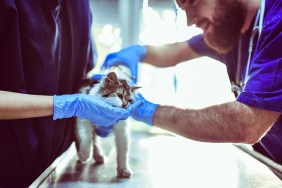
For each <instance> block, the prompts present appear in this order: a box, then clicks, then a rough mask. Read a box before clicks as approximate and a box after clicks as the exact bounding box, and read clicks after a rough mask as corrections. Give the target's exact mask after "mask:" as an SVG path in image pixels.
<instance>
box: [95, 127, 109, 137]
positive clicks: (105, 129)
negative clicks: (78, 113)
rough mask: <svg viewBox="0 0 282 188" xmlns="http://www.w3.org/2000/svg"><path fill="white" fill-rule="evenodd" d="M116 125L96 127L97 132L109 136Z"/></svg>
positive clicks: (102, 135)
mask: <svg viewBox="0 0 282 188" xmlns="http://www.w3.org/2000/svg"><path fill="white" fill-rule="evenodd" d="M113 128H114V126H108V127H102V126H100V127H96V128H95V132H96V134H97V135H99V136H101V137H107V136H108V135H109V134H110V133H111V132H112V130H113Z"/></svg>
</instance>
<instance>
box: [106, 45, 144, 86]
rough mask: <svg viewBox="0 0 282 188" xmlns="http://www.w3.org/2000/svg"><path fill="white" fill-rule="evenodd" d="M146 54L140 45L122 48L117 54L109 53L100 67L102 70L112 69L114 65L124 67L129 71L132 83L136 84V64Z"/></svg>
mask: <svg viewBox="0 0 282 188" xmlns="http://www.w3.org/2000/svg"><path fill="white" fill-rule="evenodd" d="M146 54H147V49H146V48H145V47H144V46H141V45H133V46H130V47H128V48H124V49H122V50H121V51H119V52H115V53H111V54H109V55H108V56H107V57H106V60H105V61H104V63H103V65H102V67H101V68H102V69H106V68H109V67H112V66H114V65H125V66H126V67H128V68H129V69H130V71H131V76H132V80H133V82H134V83H135V84H136V82H137V73H138V63H139V61H140V60H142V59H143V58H144V57H145V56H146Z"/></svg>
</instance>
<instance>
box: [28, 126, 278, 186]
mask: <svg viewBox="0 0 282 188" xmlns="http://www.w3.org/2000/svg"><path fill="white" fill-rule="evenodd" d="M131 136H132V138H131V150H130V153H129V158H130V164H131V169H132V170H133V171H134V174H133V176H132V177H131V178H129V179H118V178H116V160H115V147H112V146H113V145H112V144H111V143H112V140H113V136H110V137H109V138H106V140H105V141H104V142H103V145H104V147H105V148H104V149H105V154H106V156H107V160H106V163H105V164H102V165H96V164H95V163H94V161H93V160H91V161H89V162H88V163H86V164H82V163H80V162H78V160H77V156H76V151H75V147H74V145H72V146H71V147H70V148H69V150H68V151H66V152H65V153H64V154H63V155H62V156H61V157H60V158H58V159H57V160H56V161H55V162H54V163H53V164H52V165H51V166H50V167H49V168H48V169H46V171H45V172H44V173H43V174H42V175H41V176H40V177H39V178H38V179H37V180H36V181H35V182H34V183H33V184H32V185H31V186H30V187H41V188H42V187H60V188H61V187H95V188H249V187H250V188H258V187H261V188H279V187H281V188H282V181H281V180H280V179H279V178H278V177H277V176H276V175H275V174H274V173H273V172H272V171H271V170H270V169H269V168H268V167H267V166H266V165H264V164H263V163H261V162H259V161H258V160H257V159H255V158H254V157H252V156H250V155H249V154H247V153H246V152H244V151H242V150H241V149H239V148H238V147H235V146H234V145H232V144H211V143H202V142H196V141H192V140H189V139H186V138H183V137H179V136H175V135H171V134H167V133H166V132H157V133H156V132H155V133H152V132H150V131H132V132H131Z"/></svg>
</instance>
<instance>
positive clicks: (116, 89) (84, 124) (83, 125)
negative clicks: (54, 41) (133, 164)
mask: <svg viewBox="0 0 282 188" xmlns="http://www.w3.org/2000/svg"><path fill="white" fill-rule="evenodd" d="M138 88H139V87H133V86H130V85H129V84H128V82H127V81H126V80H125V79H120V78H118V77H117V75H116V73H115V72H110V73H108V74H107V76H106V77H105V78H102V79H101V80H100V81H99V82H98V83H96V84H95V83H93V81H91V80H87V82H86V85H85V86H83V87H82V88H81V90H80V92H82V93H86V94H89V95H92V96H95V97H98V98H103V100H105V101H106V102H107V103H109V104H111V105H113V106H116V107H122V108H125V107H126V106H127V105H128V104H130V103H133V102H134V91H135V90H136V89H138ZM111 131H113V133H114V135H115V144H116V151H117V176H118V177H120V178H128V177H130V176H131V175H132V171H131V169H130V167H129V164H128V150H129V133H128V131H129V130H128V126H127V121H126V120H124V121H120V122H119V123H118V124H117V125H114V126H113V127H106V128H104V127H98V126H96V125H93V124H92V123H91V122H90V121H89V120H86V119H81V118H77V123H76V126H75V144H76V149H77V154H78V157H79V160H80V161H81V162H87V161H88V160H89V159H91V156H93V158H94V160H95V162H96V163H104V157H103V154H102V150H101V148H100V146H99V143H98V138H97V136H102V137H105V136H107V135H108V134H109V133H110V132H111Z"/></svg>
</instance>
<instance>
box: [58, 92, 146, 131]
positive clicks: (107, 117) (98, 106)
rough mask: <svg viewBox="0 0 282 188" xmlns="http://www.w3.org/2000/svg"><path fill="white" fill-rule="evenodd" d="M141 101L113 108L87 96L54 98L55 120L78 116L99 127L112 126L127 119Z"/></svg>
mask: <svg viewBox="0 0 282 188" xmlns="http://www.w3.org/2000/svg"><path fill="white" fill-rule="evenodd" d="M141 103H142V101H141V100H139V101H136V102H135V103H134V104H132V105H129V106H128V107H127V108H126V109H125V108H118V107H113V106H111V105H109V104H107V103H106V102H104V101H103V100H101V99H99V98H96V97H93V96H90V95H85V94H73V95H61V96H56V95H55V96H54V115H53V119H54V120H56V119H61V118H69V117H74V116H78V117H81V118H85V119H88V120H90V121H91V122H92V123H95V124H96V125H98V126H111V125H114V124H116V123H118V121H120V120H124V119H127V118H128V117H129V115H130V114H131V113H132V112H133V110H135V108H136V107H137V106H139V105H140V104H141Z"/></svg>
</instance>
